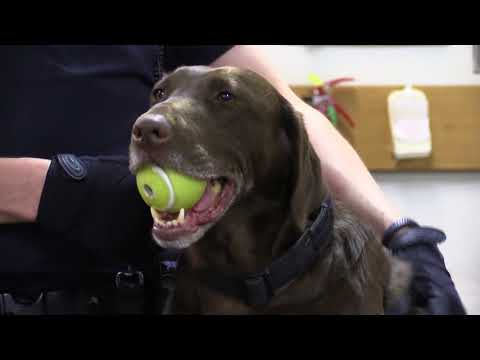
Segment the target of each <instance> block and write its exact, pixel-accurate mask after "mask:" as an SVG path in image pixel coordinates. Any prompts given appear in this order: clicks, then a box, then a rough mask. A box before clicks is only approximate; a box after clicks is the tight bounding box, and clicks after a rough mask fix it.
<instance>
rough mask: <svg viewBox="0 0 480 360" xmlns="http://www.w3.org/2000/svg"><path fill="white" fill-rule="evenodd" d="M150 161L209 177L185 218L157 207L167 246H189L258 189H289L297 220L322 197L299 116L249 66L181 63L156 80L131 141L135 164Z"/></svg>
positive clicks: (268, 192) (158, 230)
mask: <svg viewBox="0 0 480 360" xmlns="http://www.w3.org/2000/svg"><path fill="white" fill-rule="evenodd" d="M147 164H154V165H157V166H160V167H163V168H171V169H174V170H176V171H178V172H181V173H184V174H186V175H189V176H192V177H195V178H199V179H204V180H207V181H208V185H207V188H206V190H205V194H204V195H203V197H202V199H201V200H200V201H199V203H197V204H196V205H195V206H194V207H193V208H192V209H188V210H187V209H185V210H186V212H185V218H184V221H183V222H182V223H178V222H177V224H176V225H172V224H168V225H166V222H168V221H169V220H172V219H174V218H176V217H177V216H178V214H167V213H161V212H159V211H155V210H154V211H152V213H153V215H154V219H155V224H154V228H153V231H152V233H153V237H154V239H155V240H156V241H157V243H158V244H159V245H160V246H162V247H174V248H184V247H188V246H189V245H191V244H193V243H194V242H195V241H197V240H198V239H200V238H201V237H202V236H203V234H204V233H205V232H206V231H207V230H208V229H209V228H210V227H211V226H213V225H214V224H216V223H218V222H219V221H220V219H221V218H222V216H223V215H224V214H225V213H226V212H227V211H228V210H229V208H231V207H232V206H234V204H236V203H238V202H239V201H241V200H242V199H245V198H246V197H248V196H251V195H252V194H259V195H261V196H283V195H282V194H287V195H286V196H288V197H289V198H288V202H289V203H288V204H287V206H289V207H290V215H291V218H292V222H293V223H294V224H295V225H296V226H298V228H303V226H304V224H305V222H306V218H307V215H308V212H309V211H311V210H313V208H314V206H315V205H318V199H317V198H316V197H315V196H311V192H312V189H315V187H319V186H320V166H319V163H318V159H317V157H316V156H315V154H314V152H313V150H312V148H311V146H310V143H309V141H308V137H307V134H306V132H305V129H304V127H303V123H302V120H301V117H300V116H299V115H298V114H296V113H295V112H294V111H293V109H292V107H291V106H290V104H289V103H288V102H287V101H286V100H285V99H284V98H283V97H282V96H281V95H280V94H279V93H278V92H277V91H276V89H275V88H274V87H273V86H272V85H271V84H270V83H269V82H268V81H266V80H265V79H264V78H262V77H261V76H259V75H258V74H256V73H254V72H252V71H249V70H243V69H238V68H233V67H222V68H209V67H182V68H179V69H177V70H176V71H174V72H173V73H171V74H168V75H166V76H164V78H163V79H161V80H160V81H159V82H158V83H156V84H155V86H154V88H153V90H152V93H151V107H150V109H149V110H148V111H147V112H146V113H144V114H143V115H141V116H140V117H139V118H138V119H137V120H136V122H135V124H134V127H133V130H132V137H131V145H130V169H131V171H132V172H133V173H135V172H136V171H138V169H140V168H141V167H142V166H144V165H147Z"/></svg>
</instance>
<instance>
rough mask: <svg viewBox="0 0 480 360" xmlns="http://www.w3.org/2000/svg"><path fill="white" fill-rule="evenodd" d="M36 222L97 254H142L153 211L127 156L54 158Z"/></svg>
mask: <svg viewBox="0 0 480 360" xmlns="http://www.w3.org/2000/svg"><path fill="white" fill-rule="evenodd" d="M37 222H38V223H39V225H40V226H41V227H43V228H44V229H45V230H47V231H49V232H51V233H52V235H53V236H57V237H60V238H65V239H68V241H66V244H65V246H69V244H70V243H71V242H72V241H74V242H78V243H79V244H80V245H81V246H82V247H83V248H86V249H87V250H88V251H89V253H91V254H94V257H95V258H97V259H105V260H106V261H108V260H112V261H116V260H118V258H119V257H120V258H125V257H130V258H131V257H132V256H134V257H135V256H136V255H138V256H141V254H140V253H139V251H140V252H141V248H142V247H145V246H148V244H147V243H148V242H149V241H151V240H150V236H149V235H150V230H151V227H152V217H151V215H150V211H149V209H148V207H147V205H146V204H145V203H144V202H143V200H142V199H141V197H140V195H139V193H138V191H137V187H136V183H135V177H134V176H133V175H132V174H131V173H130V172H129V169H128V159H127V157H98V158H94V157H76V156H73V155H57V156H54V157H53V158H52V159H51V165H50V168H49V170H48V173H47V177H46V181H45V186H44V189H43V193H42V196H41V200H40V205H39V211H38V218H37Z"/></svg>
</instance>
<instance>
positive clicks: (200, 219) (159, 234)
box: [150, 177, 235, 247]
mask: <svg viewBox="0 0 480 360" xmlns="http://www.w3.org/2000/svg"><path fill="white" fill-rule="evenodd" d="M234 197H235V183H234V181H232V180H229V179H228V178H225V177H220V178H215V179H210V180H208V183H207V187H206V188H205V191H204V193H203V195H202V197H201V198H200V200H199V201H198V202H197V203H196V204H195V205H194V206H193V207H192V208H191V209H181V210H180V211H179V212H176V213H171V212H163V211H159V210H157V209H154V208H151V209H150V210H151V213H152V217H153V220H154V225H153V229H152V235H153V238H154V239H155V240H156V241H157V242H158V243H160V245H162V246H169V245H172V244H167V243H172V242H175V241H177V240H181V241H182V243H183V245H172V246H174V247H186V246H188V245H190V242H193V241H196V240H198V238H199V237H201V236H202V235H203V233H204V232H202V234H199V235H198V236H196V238H195V239H193V237H194V236H195V235H196V234H197V233H200V232H201V230H202V229H204V228H206V227H208V226H209V225H213V224H214V223H216V222H217V221H218V220H219V219H220V217H221V216H222V215H223V214H224V213H225V212H226V211H227V210H228V208H229V206H230V205H231V203H232V202H233V199H234ZM185 239H191V240H190V241H187V242H188V244H187V242H186V241H185Z"/></svg>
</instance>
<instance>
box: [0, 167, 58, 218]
mask: <svg viewBox="0 0 480 360" xmlns="http://www.w3.org/2000/svg"><path fill="white" fill-rule="evenodd" d="M49 165H50V161H49V160H44V159H34V158H0V224H2V223H3V224H5V223H14V222H33V221H35V220H36V218H37V212H38V205H39V203H40V197H41V194H42V190H43V185H44V183H45V178H46V175H47V171H48V167H49Z"/></svg>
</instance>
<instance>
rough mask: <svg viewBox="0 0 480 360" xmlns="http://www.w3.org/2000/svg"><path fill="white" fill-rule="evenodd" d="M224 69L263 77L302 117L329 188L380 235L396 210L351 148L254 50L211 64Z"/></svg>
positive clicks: (239, 49) (237, 51)
mask: <svg viewBox="0 0 480 360" xmlns="http://www.w3.org/2000/svg"><path fill="white" fill-rule="evenodd" d="M224 65H230V66H238V67H244V68H249V69H251V70H253V71H255V72H257V73H259V74H260V75H262V76H264V77H265V78H266V79H267V80H269V81H270V82H271V83H272V84H273V85H274V86H275V87H276V88H277V89H278V90H279V92H280V93H281V94H282V95H283V96H284V97H285V98H286V99H287V100H288V101H290V102H291V103H292V105H293V106H294V107H295V109H296V110H297V111H299V112H301V113H302V114H303V116H304V120H305V126H306V128H307V132H308V135H309V138H310V141H311V143H312V144H313V147H314V148H315V151H316V153H317V154H318V156H319V158H320V160H321V164H322V171H323V173H324V175H325V178H326V181H327V183H328V185H329V188H330V189H331V190H332V192H333V193H334V195H335V196H336V197H337V198H338V199H340V200H342V201H344V202H345V203H347V204H348V205H349V206H350V208H351V209H352V210H353V211H354V212H355V213H356V214H357V215H358V216H359V217H360V218H361V219H362V220H363V221H366V222H368V223H369V224H371V225H372V226H373V227H374V228H375V229H376V230H377V231H378V233H380V234H381V233H383V231H384V230H385V229H386V228H387V227H388V226H389V225H390V224H391V223H392V222H393V221H394V220H395V219H396V218H398V217H399V212H398V210H397V209H395V208H394V207H393V205H392V204H390V203H389V202H388V200H387V199H386V197H385V195H384V194H383V192H382V190H381V189H380V187H379V186H378V184H377V183H376V182H375V180H374V179H373V177H372V176H371V174H370V173H369V171H368V169H367V168H366V166H365V165H364V163H363V162H362V160H361V159H360V157H359V156H358V154H357V153H356V152H355V150H354V149H353V148H352V146H351V145H350V144H349V143H348V142H347V141H346V140H345V139H344V138H343V136H342V135H341V134H340V133H339V132H338V131H337V130H336V129H335V128H334V127H333V125H332V124H331V123H330V122H329V121H328V119H327V118H326V117H325V116H324V115H323V114H322V113H320V112H319V111H317V110H316V109H314V108H312V107H311V106H309V105H308V104H306V103H305V102H304V101H302V100H301V99H300V98H299V97H298V96H297V95H296V94H295V93H294V92H293V91H292V90H291V88H290V87H289V85H288V84H287V83H286V82H285V81H283V80H282V79H281V78H280V77H279V76H278V72H277V71H276V70H275V69H274V67H273V66H272V64H270V63H269V62H268V61H267V59H266V57H265V56H264V55H263V54H262V52H261V51H260V50H259V49H258V47H253V46H235V47H234V48H232V49H231V50H230V51H228V52H227V53H226V54H225V55H223V56H222V57H220V58H219V59H218V60H217V61H216V62H214V63H213V64H212V66H224Z"/></svg>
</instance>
